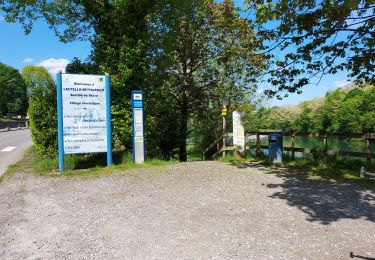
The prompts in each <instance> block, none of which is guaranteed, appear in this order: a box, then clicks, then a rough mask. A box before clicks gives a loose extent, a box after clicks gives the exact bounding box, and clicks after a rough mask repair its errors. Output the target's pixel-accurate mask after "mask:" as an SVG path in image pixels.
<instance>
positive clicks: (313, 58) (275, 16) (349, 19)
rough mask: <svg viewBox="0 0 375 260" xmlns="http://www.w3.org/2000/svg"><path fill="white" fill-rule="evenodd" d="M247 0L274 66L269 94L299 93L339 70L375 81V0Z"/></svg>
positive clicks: (363, 79)
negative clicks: (308, 85) (305, 87)
mask: <svg viewBox="0 0 375 260" xmlns="http://www.w3.org/2000/svg"><path fill="white" fill-rule="evenodd" d="M245 2H247V3H248V8H249V12H250V13H253V14H254V15H253V16H250V17H253V22H254V23H255V24H257V25H258V32H259V34H258V35H259V37H261V38H262V39H263V40H264V48H265V49H264V53H266V54H268V58H269V61H270V63H272V65H273V66H272V69H271V70H270V72H269V80H268V81H269V82H270V83H271V85H272V88H271V89H269V90H268V93H269V94H271V95H274V94H277V95H278V96H279V97H280V98H281V97H283V96H282V95H281V93H282V92H284V91H289V92H298V93H300V92H301V87H303V86H305V85H307V84H317V83H318V82H320V80H321V78H322V76H323V75H324V74H327V73H330V74H334V73H336V72H338V71H348V77H350V78H352V79H354V80H356V81H357V83H364V82H367V83H374V82H375V77H374V75H375V66H374V59H375V58H374V57H375V48H374V34H375V31H374V28H375V4H374V1H372V0H336V1H332V0H323V1H315V0H307V1H299V0H288V1H278V0H277V1H263V0H257V1H247V0H246V1H245ZM285 96H287V94H286V95H285Z"/></svg>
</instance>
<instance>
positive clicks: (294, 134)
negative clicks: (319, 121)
mask: <svg viewBox="0 0 375 260" xmlns="http://www.w3.org/2000/svg"><path fill="white" fill-rule="evenodd" d="M295 136H296V133H295V132H293V133H292V147H291V148H292V159H293V160H294V158H295V151H294V146H295V139H294V138H295Z"/></svg>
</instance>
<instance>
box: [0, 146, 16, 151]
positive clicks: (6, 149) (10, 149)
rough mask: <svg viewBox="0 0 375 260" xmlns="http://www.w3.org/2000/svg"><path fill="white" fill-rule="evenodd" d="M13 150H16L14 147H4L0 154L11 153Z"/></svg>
mask: <svg viewBox="0 0 375 260" xmlns="http://www.w3.org/2000/svg"><path fill="white" fill-rule="evenodd" d="M14 149H16V147H14V146H8V147H5V148H4V149H3V150H1V152H11V151H13V150H14Z"/></svg>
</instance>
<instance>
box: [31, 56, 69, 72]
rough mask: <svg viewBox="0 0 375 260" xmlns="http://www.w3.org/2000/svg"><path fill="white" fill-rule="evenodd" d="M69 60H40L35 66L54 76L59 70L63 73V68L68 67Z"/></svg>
mask: <svg viewBox="0 0 375 260" xmlns="http://www.w3.org/2000/svg"><path fill="white" fill-rule="evenodd" d="M68 63H69V60H67V59H55V58H49V59H46V60H42V61H41V62H39V63H38V64H37V65H38V66H42V67H45V68H46V69H47V70H48V71H49V73H51V74H52V75H55V74H56V73H57V72H58V71H59V70H61V71H62V72H65V67H66V65H68Z"/></svg>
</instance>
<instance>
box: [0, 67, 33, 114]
mask: <svg viewBox="0 0 375 260" xmlns="http://www.w3.org/2000/svg"><path fill="white" fill-rule="evenodd" d="M26 110H27V96H26V85H25V82H24V80H23V78H22V77H21V75H20V73H19V72H18V70H17V69H15V68H12V67H9V66H7V65H5V64H2V63H0V115H6V114H7V113H11V114H14V115H26Z"/></svg>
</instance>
